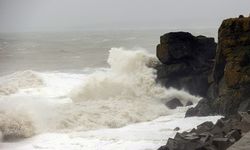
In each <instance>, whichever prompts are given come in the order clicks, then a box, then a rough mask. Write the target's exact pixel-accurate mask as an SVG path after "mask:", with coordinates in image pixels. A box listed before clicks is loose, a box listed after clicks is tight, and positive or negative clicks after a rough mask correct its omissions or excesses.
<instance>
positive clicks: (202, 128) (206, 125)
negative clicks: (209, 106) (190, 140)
mask: <svg viewBox="0 0 250 150" xmlns="http://www.w3.org/2000/svg"><path fill="white" fill-rule="evenodd" d="M213 127H214V124H213V122H211V121H206V122H204V123H202V124H200V125H198V126H197V129H196V132H197V133H203V132H207V131H209V130H211V129H212V128H213Z"/></svg>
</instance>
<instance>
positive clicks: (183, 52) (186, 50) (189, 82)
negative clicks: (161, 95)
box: [155, 32, 216, 96]
mask: <svg viewBox="0 0 250 150" xmlns="http://www.w3.org/2000/svg"><path fill="white" fill-rule="evenodd" d="M215 50H216V43H215V41H214V39H213V38H207V37H205V36H197V37H195V36H193V35H192V34H190V33H187V32H170V33H167V34H165V35H163V36H161V38H160V44H159V45H158V46H157V57H158V59H159V60H160V61H161V64H159V65H157V66H156V67H155V68H156V70H157V81H158V82H159V83H161V84H162V85H164V86H165V87H174V88H177V89H185V90H187V91H189V92H190V93H191V94H194V95H200V96H205V95H206V93H207V90H208V75H209V74H211V72H212V68H213V59H214V57H215Z"/></svg>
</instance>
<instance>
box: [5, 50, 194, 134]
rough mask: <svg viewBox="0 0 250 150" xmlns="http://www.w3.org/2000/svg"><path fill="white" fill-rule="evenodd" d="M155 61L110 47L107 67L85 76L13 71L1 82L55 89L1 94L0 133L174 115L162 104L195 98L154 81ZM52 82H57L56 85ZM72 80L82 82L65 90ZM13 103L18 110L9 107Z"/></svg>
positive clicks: (82, 127)
mask: <svg viewBox="0 0 250 150" xmlns="http://www.w3.org/2000/svg"><path fill="white" fill-rule="evenodd" d="M155 60H156V59H155V58H154V57H153V56H152V55H150V54H148V53H147V52H146V51H145V50H136V51H129V50H125V49H123V48H112V49H111V50H110V51H109V58H108V60H107V61H108V63H109V65H110V68H107V69H100V70H97V71H95V72H92V73H90V74H87V75H85V76H84V78H81V77H79V76H77V78H75V76H72V74H71V75H70V76H67V75H66V74H64V75H63V79H59V78H61V77H62V75H60V76H59V75H58V74H55V73H54V74H53V73H51V74H53V80H49V79H48V78H50V77H51V75H49V74H48V73H46V74H42V75H41V73H34V72H32V71H31V72H30V71H28V72H27V73H25V74H24V75H25V76H26V77H27V74H28V77H29V78H26V77H25V78H23V77H22V76H17V75H14V77H15V80H9V81H11V83H12V84H5V85H11V86H9V87H15V88H14V89H16V91H18V90H19V89H23V88H34V89H37V88H39V86H41V85H43V86H44V88H48V89H51V90H55V91H54V92H53V91H52V92H49V94H48V95H46V93H43V94H42V95H41V94H40V95H38V96H36V97H35V96H34V95H32V93H30V95H27V94H26V95H18V94H16V95H14V96H11V95H9V96H5V97H4V99H1V96H0V102H1V103H0V106H1V107H0V121H1V123H0V131H1V132H2V134H3V136H4V137H29V136H32V135H34V134H38V133H41V132H72V131H78V130H80V131H83V130H93V129H99V128H117V127H121V126H125V125H128V124H131V123H136V122H144V121H150V120H153V119H155V118H158V117H159V116H163V115H168V114H171V113H173V111H170V110H168V109H167V107H166V106H165V102H166V101H168V100H171V99H172V98H175V97H176V98H179V99H180V100H181V102H182V103H183V104H185V103H186V102H187V101H193V102H194V103H196V102H197V101H198V99H199V98H198V97H194V96H192V95H190V94H188V93H186V92H185V91H178V90H176V89H172V88H170V89H165V88H164V87H161V86H160V85H158V84H156V82H155V78H156V74H155V70H154V69H153V68H152V67H149V66H152V64H154V62H155ZM12 76H13V75H12ZM66 76H67V77H66ZM37 77H39V78H37ZM56 78H58V79H56ZM56 81H60V84H58V83H54V82H56ZM44 82H45V83H44ZM46 82H49V83H46ZM70 82H74V83H78V82H82V85H80V86H76V87H74V88H73V89H72V91H71V92H70V94H68V91H69V89H70V88H72V85H76V84H69V83H70ZM5 83H7V82H5ZM13 83H18V84H13ZM19 83H20V84H19ZM12 85H14V86H12ZM46 86H47V87H46ZM50 86H51V87H53V88H51V87H50ZM56 90H59V91H60V92H57V91H56ZM47 91H48V90H47ZM6 93H8V92H6ZM10 93H11V92H10ZM53 93H54V94H55V95H54V96H52V94H53ZM58 93H59V95H56V94H58ZM62 93H65V95H62ZM28 94H29V93H28ZM6 99H8V100H6ZM66 99H67V100H66ZM52 101H53V103H52ZM16 106H18V109H13V108H16ZM13 129H14V130H13Z"/></svg>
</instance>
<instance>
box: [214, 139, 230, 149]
mask: <svg viewBox="0 0 250 150" xmlns="http://www.w3.org/2000/svg"><path fill="white" fill-rule="evenodd" d="M213 144H214V145H215V147H216V148H217V149H218V150H226V149H227V148H228V147H229V146H230V145H232V143H231V142H230V141H229V139H228V138H214V139H213Z"/></svg>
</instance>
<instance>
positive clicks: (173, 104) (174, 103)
mask: <svg viewBox="0 0 250 150" xmlns="http://www.w3.org/2000/svg"><path fill="white" fill-rule="evenodd" d="M166 106H167V107H168V108H170V109H175V108H176V107H180V106H183V104H182V103H181V101H180V100H179V99H178V98H174V99H172V100H170V101H168V102H166Z"/></svg>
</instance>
